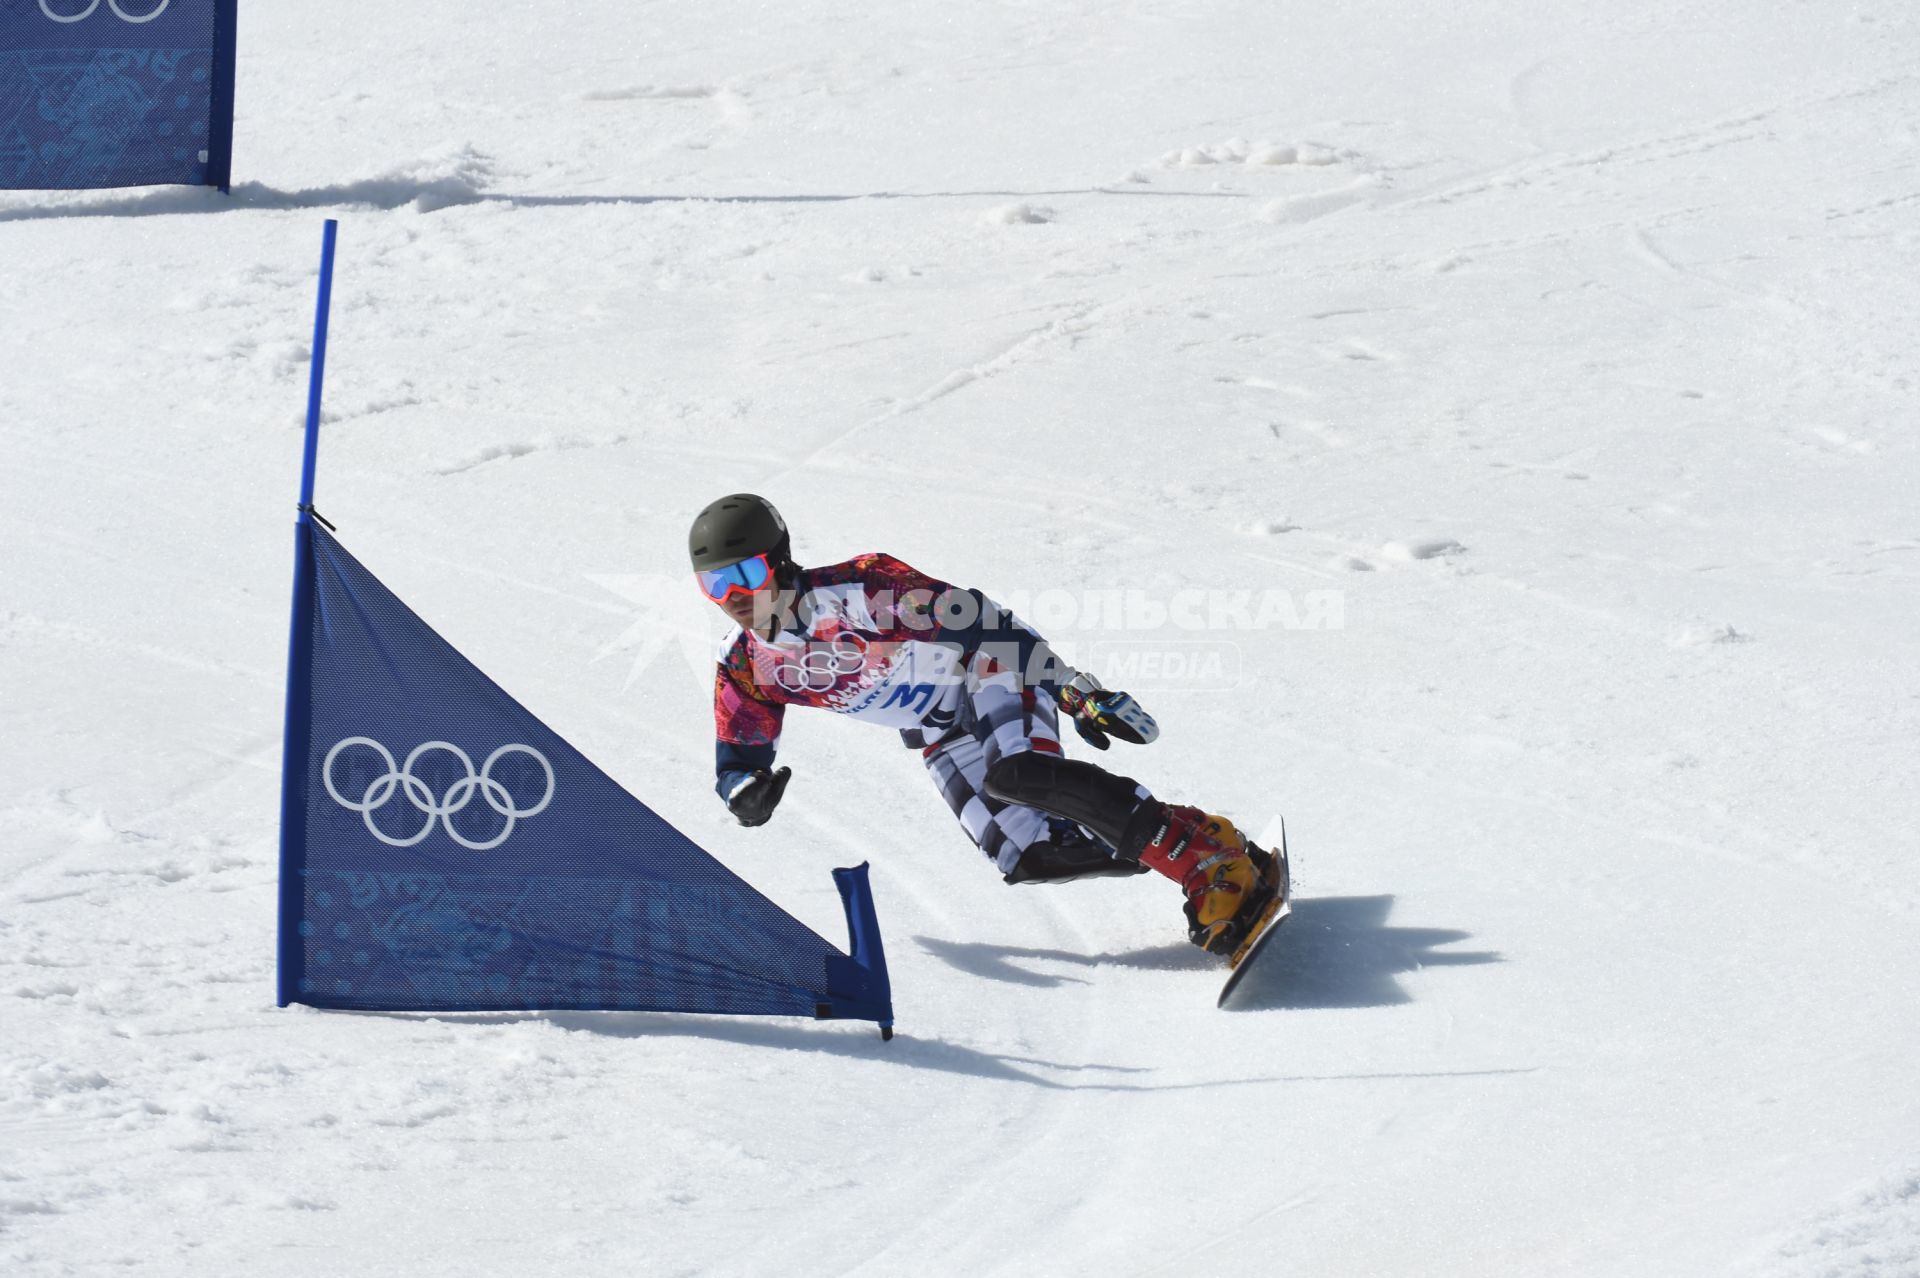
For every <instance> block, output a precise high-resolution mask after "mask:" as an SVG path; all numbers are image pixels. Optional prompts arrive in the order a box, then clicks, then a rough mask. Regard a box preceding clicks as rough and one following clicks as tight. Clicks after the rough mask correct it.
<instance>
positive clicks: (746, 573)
mask: <svg viewBox="0 0 1920 1278" xmlns="http://www.w3.org/2000/svg"><path fill="white" fill-rule="evenodd" d="M696 575H697V576H698V577H699V578H700V589H702V590H704V591H706V592H707V598H709V599H711V600H713V602H715V603H724V602H725V601H726V600H728V599H730V598H731V597H732V596H733V592H734V591H736V590H737V591H739V592H740V593H741V594H743V595H751V594H755V593H757V592H758V591H761V590H765V589H766V588H767V583H769V582H771V581H772V580H773V563H772V561H770V560H769V559H768V558H767V557H766V556H765V555H755V556H754V557H753V558H751V559H742V560H741V561H740V562H739V563H737V564H728V565H727V566H726V567H725V568H702V569H700V570H699V572H698V573H697V574H696Z"/></svg>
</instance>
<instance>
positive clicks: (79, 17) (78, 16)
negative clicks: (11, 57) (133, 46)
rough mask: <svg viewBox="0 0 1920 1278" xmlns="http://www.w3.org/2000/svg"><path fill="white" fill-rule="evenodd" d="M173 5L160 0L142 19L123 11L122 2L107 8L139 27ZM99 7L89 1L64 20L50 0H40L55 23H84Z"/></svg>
mask: <svg viewBox="0 0 1920 1278" xmlns="http://www.w3.org/2000/svg"><path fill="white" fill-rule="evenodd" d="M172 3H173V0H160V3H159V4H157V5H155V6H153V12H152V13H148V14H144V15H142V16H140V17H135V16H134V15H133V14H131V13H128V12H127V11H126V10H125V9H122V8H121V7H120V0H107V8H109V9H111V10H113V13H114V16H115V17H117V18H119V19H120V21H122V22H131V23H133V24H134V25H135V26H138V25H140V24H141V23H142V22H152V21H153V20H154V19H155V18H157V17H159V16H160V15H161V14H163V13H165V12H166V11H167V6H168V5H170V4H172ZM99 7H100V0H87V7H86V8H84V9H82V10H81V11H80V12H78V13H75V14H69V15H68V16H66V17H64V18H63V17H61V16H60V15H59V14H57V13H55V12H54V11H53V6H52V5H51V4H49V3H48V0H40V12H42V13H44V14H46V15H47V16H48V17H49V18H52V19H53V20H54V21H55V22H84V21H86V20H87V19H88V18H91V17H92V16H93V15H94V11H95V10H97V9H99Z"/></svg>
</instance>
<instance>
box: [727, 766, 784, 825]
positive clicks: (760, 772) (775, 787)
mask: <svg viewBox="0 0 1920 1278" xmlns="http://www.w3.org/2000/svg"><path fill="white" fill-rule="evenodd" d="M792 775H793V769H792V768H781V769H780V770H779V771H778V772H768V771H767V770H766V769H765V768H755V769H754V770H753V771H752V772H751V773H749V774H748V776H747V779H746V780H745V781H742V782H741V783H740V785H739V786H738V787H737V788H735V790H734V792H733V793H732V794H729V795H728V796H727V811H729V812H731V813H733V815H734V819H735V820H737V821H739V822H740V824H741V825H765V824H766V823H767V818H768V817H770V816H772V815H773V810H774V809H775V808H776V807H778V806H780V796H781V795H783V794H785V793H786V792H787V778H788V777H791V776H792Z"/></svg>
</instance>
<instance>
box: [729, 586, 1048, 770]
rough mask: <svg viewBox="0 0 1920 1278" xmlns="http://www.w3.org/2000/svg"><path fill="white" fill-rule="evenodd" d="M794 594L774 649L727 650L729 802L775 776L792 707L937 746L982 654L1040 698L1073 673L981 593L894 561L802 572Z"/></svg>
mask: <svg viewBox="0 0 1920 1278" xmlns="http://www.w3.org/2000/svg"><path fill="white" fill-rule="evenodd" d="M796 593H797V595H798V597H799V603H798V606H797V607H796V608H795V610H794V611H795V617H794V621H793V624H792V625H791V626H790V627H789V628H787V629H785V630H782V631H780V632H779V633H778V634H776V635H775V636H774V638H773V639H771V640H769V639H763V638H761V637H760V636H759V635H756V634H753V633H751V632H748V631H745V630H742V629H741V628H739V627H738V626H736V627H734V628H733V629H732V630H731V631H729V633H728V634H727V637H726V638H725V639H724V640H723V641H722V644H721V650H720V663H719V667H718V669H717V670H716V671H715V674H714V686H713V715H714V730H715V736H716V737H717V739H718V751H717V755H716V761H715V762H716V771H717V772H718V774H719V785H718V786H717V787H716V788H717V789H718V790H719V791H720V792H721V793H722V794H723V795H724V794H726V793H727V792H728V791H729V790H730V789H731V783H732V782H733V781H734V780H736V779H737V778H738V777H739V776H740V775H741V774H744V773H747V772H750V771H752V770H753V769H755V768H764V767H769V766H771V764H772V763H773V757H774V751H775V749H776V748H777V746H778V745H779V741H780V725H781V720H782V717H783V716H784V715H785V713H786V708H787V707H788V706H790V705H802V706H817V707H819V708H821V709H823V710H832V711H835V712H836V713H839V714H844V715H850V716H852V717H853V718H856V719H862V720H865V721H866V722H869V723H877V724H880V725H882V726H883V727H890V728H897V729H901V730H902V731H903V732H906V733H908V734H909V740H915V739H925V740H927V741H931V740H933V739H936V738H937V737H938V736H939V735H940V734H941V733H942V732H944V731H945V730H946V729H947V728H950V727H951V726H952V725H953V723H954V720H955V717H956V715H957V713H958V707H959V698H960V692H961V688H962V685H963V684H964V682H965V673H966V669H967V666H968V664H969V663H970V662H971V661H973V660H974V658H975V657H976V656H977V655H979V654H981V653H982V652H984V653H985V654H987V655H988V656H989V657H990V658H992V659H994V660H996V661H998V662H999V663H1000V664H1001V665H1003V666H1012V667H1014V668H1016V669H1019V670H1020V671H1022V672H1023V674H1022V677H1023V679H1024V680H1025V682H1027V683H1028V684H1030V685H1033V686H1037V687H1046V688H1051V687H1053V686H1055V685H1056V684H1057V683H1058V682H1059V680H1060V679H1061V678H1063V677H1070V676H1071V674H1072V671H1070V670H1067V669H1066V668H1065V667H1063V666H1060V665H1059V664H1058V661H1057V659H1056V658H1054V657H1053V654H1052V653H1051V651H1050V650H1048V648H1047V646H1046V644H1045V642H1044V641H1042V640H1041V638H1040V636H1039V635H1037V634H1035V633H1034V632H1033V631H1032V630H1031V629H1029V628H1028V627H1027V626H1026V625H1025V624H1024V623H1022V622H1021V621H1020V620H1019V619H1018V618H1016V617H1014V616H1013V615H1012V614H1011V613H1009V612H1007V611H1006V610H1005V609H1003V608H1001V607H1000V606H999V605H998V604H996V603H994V602H993V601H992V600H991V599H988V598H987V597H986V596H985V595H983V594H981V593H980V592H979V591H977V590H965V589H960V588H957V587H954V586H951V585H949V584H947V583H946V582H944V581H939V580H937V579H935V578H932V577H929V576H927V575H926V574H925V573H922V572H918V571H916V570H915V569H913V568H910V567H908V566H907V565H906V564H904V563H902V562H900V561H899V560H898V559H895V558H894V557H893V556H892V555H885V554H868V555H856V556H855V557H854V558H852V559H849V560H847V561H846V562H845V563H838V564H832V565H829V566H827V567H825V568H805V569H802V570H801V571H800V575H799V581H798V585H797V588H796Z"/></svg>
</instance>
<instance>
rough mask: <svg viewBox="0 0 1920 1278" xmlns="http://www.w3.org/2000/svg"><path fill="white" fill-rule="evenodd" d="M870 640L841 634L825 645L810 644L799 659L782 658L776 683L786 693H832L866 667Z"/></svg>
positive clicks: (778, 666) (774, 669)
mask: <svg viewBox="0 0 1920 1278" xmlns="http://www.w3.org/2000/svg"><path fill="white" fill-rule="evenodd" d="M866 664H867V641H866V640H865V639H862V638H861V637H860V636H859V635H856V634H848V633H845V632H843V633H841V634H837V635H835V636H834V637H833V639H832V640H831V641H830V642H828V643H825V644H809V645H807V650H806V651H805V652H804V653H802V654H801V655H800V657H799V659H798V660H792V659H788V658H784V657H783V658H782V659H781V660H780V663H779V664H778V665H776V666H774V668H773V682H774V684H775V685H776V686H778V687H779V688H780V689H781V691H783V692H794V693H799V692H831V691H832V690H833V688H834V686H835V685H836V684H838V683H839V682H840V680H842V679H843V678H845V677H846V676H848V675H850V674H858V673H859V672H860V671H862V670H864V669H865V668H866Z"/></svg>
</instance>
